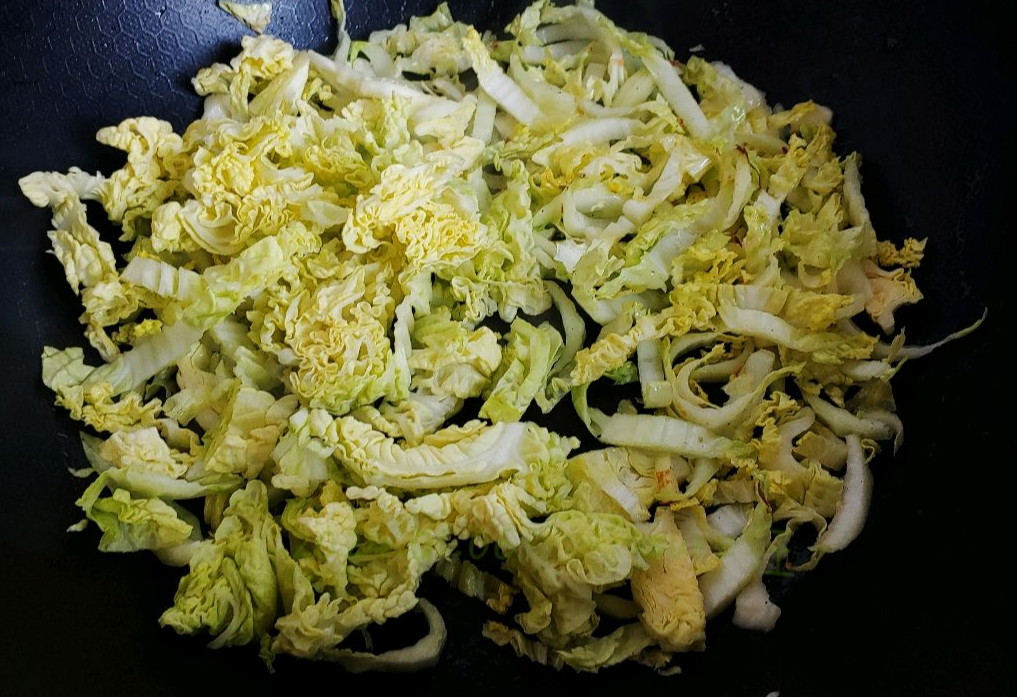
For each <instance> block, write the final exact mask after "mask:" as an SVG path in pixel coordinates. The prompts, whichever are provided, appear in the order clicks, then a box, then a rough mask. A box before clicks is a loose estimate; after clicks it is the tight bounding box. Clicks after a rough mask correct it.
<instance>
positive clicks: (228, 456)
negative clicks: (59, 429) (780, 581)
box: [20, 0, 984, 673]
mask: <svg viewBox="0 0 1017 697" xmlns="http://www.w3.org/2000/svg"><path fill="white" fill-rule="evenodd" d="M219 5H220V6H221V7H222V8H223V9H224V10H226V11H227V12H229V13H231V14H233V15H234V16H235V17H237V18H238V19H240V20H241V21H243V22H245V23H246V24H247V25H248V26H249V27H250V28H251V29H252V30H253V31H254V32H255V33H256V34H257V35H255V36H246V37H244V39H243V40H242V43H241V50H240V53H239V54H238V55H236V56H235V57H234V58H233V59H232V60H230V61H229V62H228V63H217V64H215V65H212V66H209V67H207V68H204V69H202V70H200V71H199V72H198V74H197V75H196V76H195V77H194V80H193V85H194V88H195V90H196V91H197V93H198V94H199V95H201V96H202V97H203V98H204V112H203V114H202V116H201V118H199V119H197V120H195V121H194V122H193V123H191V124H190V125H189V126H188V127H187V128H186V129H185V130H184V132H183V133H176V132H175V131H174V129H173V127H172V126H171V125H170V124H169V123H167V122H166V121H162V120H160V119H158V118H154V117H147V116H146V117H140V118H131V119H127V120H125V121H124V122H122V123H120V124H117V125H113V126H110V127H108V128H103V129H102V130H101V131H99V133H98V139H99V141H100V142H101V143H103V144H105V145H108V146H110V147H113V148H116V149H119V150H121V151H123V152H124V153H125V154H126V163H125V164H124V166H123V167H121V168H120V169H119V170H117V171H115V172H113V173H112V174H109V175H108V176H107V175H102V174H89V173H86V172H84V171H82V170H80V169H77V168H71V169H70V170H69V171H68V172H66V173H58V172H36V173H33V174H29V175H27V176H25V177H24V178H22V179H21V181H20V185H21V189H22V191H23V192H24V194H25V196H26V197H28V199H29V200H30V201H31V202H32V203H33V204H35V205H37V206H40V207H46V208H49V209H50V211H51V215H52V225H51V229H50V231H49V233H48V236H49V239H50V241H51V244H52V253H53V255H54V256H55V258H56V259H57V261H58V262H59V263H60V264H61V266H62V267H63V270H64V275H65V276H66V279H67V282H68V284H69V285H70V287H71V290H72V292H73V293H75V294H76V295H78V296H79V297H80V299H81V302H82V305H83V308H84V310H83V313H82V315H81V323H82V325H83V326H84V337H85V343H87V344H88V345H89V347H90V348H88V349H87V350H86V349H85V348H83V347H77V346H72V347H69V348H64V349H59V348H54V347H48V346H47V347H46V348H45V349H44V350H43V355H42V378H43V382H44V383H45V385H46V386H47V387H48V388H49V389H50V390H52V392H53V393H54V396H55V400H56V403H57V404H58V405H59V406H61V407H63V408H64V409H66V410H67V411H68V412H69V414H70V415H71V417H72V418H74V419H76V420H78V421H80V422H81V423H82V426H83V428H84V431H83V432H82V436H81V440H82V444H83V449H84V452H85V455H86V457H87V461H88V467H86V468H84V469H81V470H75V471H74V472H73V473H74V474H75V475H76V476H80V477H89V476H93V475H94V476H95V478H94V480H93V481H92V482H91V483H90V484H89V485H88V486H87V488H86V489H85V491H84V493H83V494H82V495H81V497H80V499H79V500H78V506H79V507H80V508H81V509H82V510H83V512H84V515H85V519H84V520H83V521H82V522H81V523H79V524H76V525H74V526H72V529H73V530H75V531H82V530H85V529H87V528H88V527H89V526H94V527H97V528H98V529H99V530H100V532H101V538H100V540H99V543H98V544H99V548H100V550H102V551H107V552H131V551H139V550H149V551H151V552H153V553H154V554H156V555H157V556H158V558H159V559H160V560H162V561H163V562H164V563H166V564H168V565H173V566H181V567H186V574H185V575H184V576H183V578H182V579H181V580H180V583H179V587H178V590H177V593H176V596H175V598H174V600H173V604H172V606H171V607H170V608H169V609H167V610H166V611H165V612H164V613H163V615H162V617H161V618H160V623H161V624H162V625H163V626H165V627H170V628H172V629H173V630H175V631H177V632H179V633H182V634H206V635H208V636H209V637H211V646H212V647H213V648H219V647H223V646H232V645H239V644H257V645H258V646H259V647H260V650H261V655H262V656H263V657H264V658H265V660H266V661H267V662H268V663H269V665H271V661H272V659H273V658H274V657H275V656H276V655H278V654H289V655H292V656H296V657H299V658H307V659H315V660H328V661H334V662H337V663H339V664H340V665H342V666H344V667H345V668H346V669H348V670H350V671H354V672H359V671H363V670H395V671H404V670H419V669H422V668H426V667H428V666H431V665H434V663H435V661H437V660H438V657H439V655H440V653H441V650H442V648H443V646H444V644H445V638H446V634H447V630H446V627H445V624H444V622H443V620H442V618H441V615H440V613H439V611H438V609H437V608H435V607H434V606H433V605H431V604H430V603H428V602H427V601H426V600H425V599H423V598H421V597H420V596H419V590H420V587H421V581H422V579H423V578H424V577H425V575H427V574H429V573H432V572H433V573H435V574H436V575H439V576H441V577H443V578H444V579H446V580H447V581H448V582H449V583H450V584H451V585H452V586H453V587H455V588H457V589H459V590H460V591H461V592H463V593H464V594H465V595H466V596H468V597H470V598H473V599H476V600H478V601H480V602H482V603H484V604H485V605H486V606H487V607H488V608H489V609H490V610H491V611H492V612H495V613H497V615H499V617H498V619H497V621H491V622H488V623H487V624H486V625H485V626H484V628H483V634H484V636H486V637H488V638H490V639H491V640H493V641H494V642H495V643H497V644H499V645H502V646H508V647H511V649H512V650H514V651H515V652H516V653H517V654H518V655H520V656H525V657H527V658H529V659H532V660H534V661H537V662H540V663H543V664H547V665H550V666H552V667H555V668H562V667H564V666H569V667H571V668H573V669H575V670H581V671H596V670H598V669H601V668H604V667H607V666H611V665H614V664H616V663H619V662H622V661H629V660H631V661H637V662H639V663H642V664H644V665H647V666H650V667H652V668H654V669H656V670H659V671H661V672H664V673H672V672H676V671H677V670H678V667H677V666H676V665H674V661H675V657H676V656H678V655H680V654H681V653H683V652H687V651H692V650H702V649H703V648H704V647H705V643H706V635H707V629H708V620H710V619H712V618H715V617H717V616H719V615H721V614H722V613H724V612H725V611H726V610H728V609H729V608H731V607H732V606H734V608H735V609H734V621H735V623H736V624H738V625H739V626H742V627H746V628H752V629H757V630H763V631H767V630H769V629H770V628H772V627H773V625H774V623H775V622H776V621H777V618H778V616H779V615H780V608H779V607H778V606H777V605H776V604H775V603H774V601H773V600H772V599H771V598H770V595H769V592H768V589H767V585H766V581H767V578H768V575H769V574H771V573H774V572H780V573H791V572H798V571H803V570H806V569H809V568H812V567H813V566H815V564H816V563H818V561H819V560H820V558H821V557H822V556H823V555H824V554H830V553H835V552H839V551H840V550H842V549H844V548H845V547H846V546H847V545H848V544H849V543H850V542H852V541H853V540H854V539H855V538H856V537H858V535H859V534H861V533H862V531H863V526H864V523H865V519H866V515H867V512H868V509H869V504H870V500H871V496H872V485H873V475H872V472H871V471H870V463H871V464H876V462H875V461H874V460H873V458H874V456H875V455H876V453H877V452H878V450H879V448H880V443H884V442H892V443H893V445H894V448H895V449H896V447H898V446H899V445H900V442H901V439H902V437H903V425H902V423H901V420H900V418H899V417H898V416H897V414H896V406H895V403H894V399H893V393H892V390H891V386H890V382H891V379H892V377H893V376H894V375H895V374H896V372H897V371H898V370H899V369H900V368H901V366H902V364H903V363H904V362H905V361H906V360H908V359H911V358H917V357H920V356H921V355H924V354H925V353H927V352H928V351H929V350H932V349H933V348H936V347H938V346H939V345H941V344H942V343H944V342H945V341H949V340H952V339H956V338H960V337H962V336H964V335H965V334H967V333H968V332H970V331H972V330H973V329H975V328H977V326H978V324H979V323H980V322H981V321H982V320H979V322H977V323H975V324H974V325H972V327H969V328H967V329H962V330H961V331H958V332H956V333H954V334H951V335H950V336H949V337H947V338H946V339H944V342H940V343H938V344H933V345H932V346H930V347H907V346H905V345H904V335H903V332H902V331H901V332H900V333H896V332H897V325H898V323H899V317H898V313H899V312H900V310H901V309H902V308H904V307H905V306H907V305H910V304H913V303H915V302H918V301H919V300H921V297H922V294H921V291H920V290H919V287H918V285H917V281H916V278H917V269H918V267H919V265H920V263H921V260H922V257H923V255H924V253H925V246H926V245H925V241H924V240H919V239H911V238H908V239H904V240H903V241H902V242H899V243H892V242H890V241H888V240H881V239H879V238H877V236H876V232H875V229H874V227H873V225H874V222H873V220H872V217H871V216H870V215H869V212H868V210H867V208H866V205H865V199H864V196H863V193H862V177H861V158H860V156H859V155H858V154H856V153H851V154H847V155H841V154H838V153H837V152H836V151H835V149H834V139H835V135H836V134H835V132H834V130H833V128H832V126H831V123H832V121H831V119H832V112H831V111H830V110H829V109H827V108H825V107H822V106H820V105H817V104H815V103H813V102H811V101H810V102H803V103H801V104H796V105H793V106H791V107H790V108H783V107H779V106H771V105H770V104H769V103H768V102H767V101H766V98H765V95H764V94H763V93H762V92H761V91H759V90H757V89H756V88H754V87H753V86H751V85H749V84H747V83H746V82H744V81H743V80H741V79H740V78H739V77H738V76H737V75H736V74H735V73H734V71H733V70H732V69H731V68H730V67H728V66H727V65H724V64H723V63H719V62H710V61H707V60H705V59H704V58H702V57H699V56H698V55H693V56H691V57H689V58H688V59H687V61H685V62H682V61H680V60H676V59H675V55H674V53H673V52H672V51H671V49H670V48H668V47H667V46H666V45H665V44H664V43H663V42H661V41H660V40H658V39H655V38H653V37H650V36H647V35H645V34H640V33H633V32H628V31H626V30H624V29H622V28H620V27H619V26H618V25H616V24H615V23H614V22H613V21H612V20H611V19H609V18H608V17H606V16H604V15H603V14H601V13H600V12H598V11H597V10H596V9H594V7H593V3H592V2H589V1H587V0H580V2H578V3H577V4H576V5H574V6H561V7H559V6H556V5H554V4H553V3H552V2H549V1H548V0H538V2H536V3H534V4H533V5H531V6H530V7H529V8H527V9H526V10H525V11H524V12H523V13H522V14H520V15H519V16H518V17H516V18H515V19H514V20H513V21H512V22H511V23H510V24H509V25H508V26H507V27H505V29H504V31H503V32H500V33H494V32H481V31H479V30H478V29H476V28H474V27H472V26H469V25H466V24H463V23H461V22H458V21H456V20H455V19H454V18H453V17H452V15H451V13H450V11H449V9H448V7H447V6H446V5H444V4H443V5H441V6H439V7H438V8H437V9H436V10H435V12H434V13H433V14H432V15H430V16H425V17H413V18H411V19H409V20H408V22H407V23H406V24H400V25H398V26H396V27H393V28H391V29H387V30H383V31H376V32H374V33H372V34H370V35H369V36H368V37H366V38H365V39H358V40H354V39H353V38H352V36H351V35H350V33H348V31H347V27H346V12H345V8H344V7H343V3H342V1H341V0H333V1H332V3H331V5H332V10H333V14H334V16H335V19H336V22H337V25H338V35H339V42H338V48H337V50H336V52H335V54H334V55H332V56H324V55H321V54H318V53H316V52H314V51H310V50H300V49H298V48H295V47H293V46H290V45H289V44H287V43H285V42H283V41H281V40H279V39H276V38H273V37H271V36H268V35H263V32H264V31H265V30H266V28H267V27H268V23H269V21H270V15H271V9H272V7H271V4H269V3H258V4H241V3H237V2H225V1H223V2H220V3H219ZM90 201H91V202H95V203H97V204H98V205H100V206H101V207H102V209H103V211H104V212H105V214H106V216H107V217H108V219H109V220H110V221H111V222H112V223H113V224H114V225H115V226H116V227H118V228H119V229H120V230H121V231H122V235H121V240H122V241H123V243H124V247H123V248H124V249H125V250H126V251H125V253H124V254H123V255H122V257H118V255H117V254H116V253H115V252H114V247H113V246H112V245H111V244H110V242H109V241H107V240H104V239H102V237H101V236H100V234H99V232H98V230H97V229H96V228H95V227H93V225H92V224H91V223H90V222H89V211H88V209H87V208H86V203H87V202H90ZM983 319H984V317H983ZM881 335H882V336H881ZM629 383H631V384H632V386H633V387H634V388H635V387H636V386H637V385H638V387H637V388H636V389H635V390H634V391H629V390H628V388H626V387H624V386H625V385H627V384H629ZM595 394H596V395H599V396H598V398H597V400H596V401H594V400H593V397H592V395H595ZM567 396H569V397H571V402H572V406H571V407H569V406H568V405H567V404H565V405H562V404H561V402H562V401H563V400H564V398H565V397H567ZM565 401H566V403H567V402H568V400H565ZM593 404H595V405H596V406H592V405H593ZM569 408H574V410H575V411H576V413H577V414H578V415H579V417H580V418H581V419H582V421H583V422H584V423H585V424H586V426H587V427H588V429H589V434H584V439H583V441H582V442H581V441H580V440H579V439H577V438H573V437H568V436H565V435H562V434H559V433H558V432H557V430H556V429H557V428H558V425H559V422H558V421H557V420H556V417H555V415H556V414H560V413H561V411H560V410H561V409H569ZM548 414H549V416H544V415H548ZM581 445H582V446H583V448H582V450H579V448H580V446H581ZM195 503H196V504H197V507H195V506H194V504H195ZM197 511H200V512H201V517H200V518H199V516H198V515H196V512H197ZM803 525H807V526H810V527H812V528H813V529H814V530H815V533H816V541H815V543H814V544H813V545H812V546H811V547H810V548H808V550H807V553H808V555H807V559H804V560H800V561H798V562H797V565H796V566H794V567H792V566H791V564H790V562H789V561H788V559H789V557H788V556H787V554H786V551H787V548H788V545H789V544H792V543H793V542H794V541H793V540H792V538H793V536H794V535H795V533H796V531H797V530H798V529H799V528H800V527H801V526H803ZM476 549H482V550H493V551H494V554H493V557H494V560H493V561H492V560H491V559H488V560H486V561H484V562H477V563H476V564H474V563H473V562H472V561H470V560H469V558H467V556H466V555H467V551H468V550H469V553H472V551H474V550H476ZM797 558H798V557H796V559H797ZM413 611H419V612H422V613H423V615H424V617H425V619H426V620H427V624H428V632H427V634H426V636H424V637H423V638H420V639H419V641H416V642H415V643H414V642H408V643H409V645H408V646H406V647H405V648H401V649H393V650H391V651H386V652H383V653H380V654H375V653H372V652H370V651H365V650H364V649H363V647H362V646H360V645H357V644H355V641H354V640H351V637H357V636H361V635H362V633H363V632H366V630H368V629H370V628H372V627H374V626H377V625H381V624H384V623H386V622H387V621H389V620H391V619H394V618H396V617H399V616H401V615H404V614H406V613H409V612H413ZM605 620H609V621H605ZM619 622H620V624H619Z"/></svg>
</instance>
